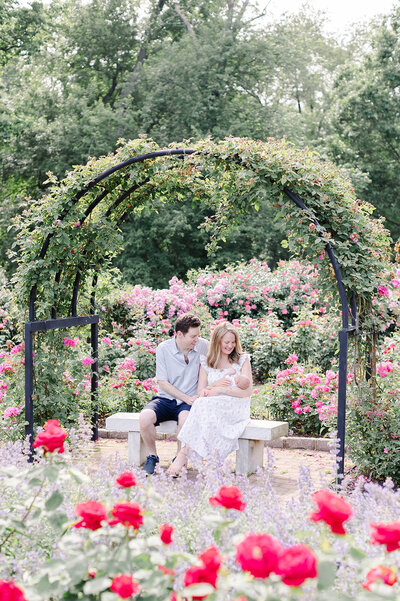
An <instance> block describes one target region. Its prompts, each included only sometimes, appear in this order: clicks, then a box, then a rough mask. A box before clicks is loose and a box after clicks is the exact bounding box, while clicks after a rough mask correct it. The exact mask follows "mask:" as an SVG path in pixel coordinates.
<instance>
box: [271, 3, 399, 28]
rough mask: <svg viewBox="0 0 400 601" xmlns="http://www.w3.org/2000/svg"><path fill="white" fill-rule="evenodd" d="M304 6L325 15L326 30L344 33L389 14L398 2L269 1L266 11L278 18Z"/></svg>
mask: <svg viewBox="0 0 400 601" xmlns="http://www.w3.org/2000/svg"><path fill="white" fill-rule="evenodd" d="M267 3H268V0H264V2H263V3H260V5H261V6H265V5H266V4H267ZM304 4H307V5H309V6H311V7H313V8H315V9H317V10H322V11H324V12H325V13H326V14H327V17H328V21H329V22H328V24H327V29H329V30H330V31H332V32H337V33H344V30H346V29H347V27H348V26H350V25H352V24H353V23H357V22H360V21H368V20H370V19H372V18H374V17H375V16H377V15H380V14H387V13H389V12H390V11H391V9H392V8H393V7H394V6H396V5H399V4H400V0H308V2H307V3H305V2H304V1H303V0H270V1H269V3H268V8H267V10H268V13H269V14H271V16H272V17H279V16H280V15H282V14H283V13H285V12H289V13H294V12H297V11H298V10H299V8H300V7H301V6H303V5H304Z"/></svg>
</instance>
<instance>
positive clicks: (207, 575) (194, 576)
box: [183, 566, 218, 601]
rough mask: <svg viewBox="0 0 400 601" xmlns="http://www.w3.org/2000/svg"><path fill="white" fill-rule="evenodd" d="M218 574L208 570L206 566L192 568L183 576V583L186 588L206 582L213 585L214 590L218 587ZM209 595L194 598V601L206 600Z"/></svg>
mask: <svg viewBox="0 0 400 601" xmlns="http://www.w3.org/2000/svg"><path fill="white" fill-rule="evenodd" d="M217 578H218V572H216V571H214V570H208V569H207V568H206V567H204V566H192V567H191V568H189V569H188V570H186V572H185V573H184V575H183V583H184V585H185V586H190V585H191V584H197V583H198V582H206V583H208V584H211V586H213V587H214V588H216V585H217ZM206 597H207V595H202V596H201V597H192V598H193V601H197V600H199V599H205V598H206Z"/></svg>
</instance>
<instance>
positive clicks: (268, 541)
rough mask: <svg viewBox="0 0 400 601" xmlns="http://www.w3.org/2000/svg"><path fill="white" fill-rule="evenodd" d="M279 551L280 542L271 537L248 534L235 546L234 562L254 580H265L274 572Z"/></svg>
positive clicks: (280, 549) (280, 548)
mask: <svg viewBox="0 0 400 601" xmlns="http://www.w3.org/2000/svg"><path fill="white" fill-rule="evenodd" d="M281 551H282V547H281V544H280V542H279V541H278V540H277V539H276V538H274V537H273V536H271V535H269V534H248V535H247V536H246V537H245V538H244V539H243V540H242V542H241V543H239V544H238V545H236V561H237V562H238V564H239V565H240V567H241V568H242V570H245V571H246V572H250V574H252V575H253V576H255V577H256V578H267V577H268V576H269V575H270V574H271V572H275V570H276V568H277V565H278V559H279V555H280V553H281Z"/></svg>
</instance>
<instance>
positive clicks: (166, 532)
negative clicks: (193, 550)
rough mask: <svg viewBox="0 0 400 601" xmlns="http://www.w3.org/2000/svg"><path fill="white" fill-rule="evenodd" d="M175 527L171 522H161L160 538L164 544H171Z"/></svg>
mask: <svg viewBox="0 0 400 601" xmlns="http://www.w3.org/2000/svg"><path fill="white" fill-rule="evenodd" d="M173 531H174V527H173V526H170V525H169V524H161V526H160V527H159V533H160V538H161V540H162V542H163V543H164V545H170V544H171V543H172V533H173Z"/></svg>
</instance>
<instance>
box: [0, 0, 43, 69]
mask: <svg viewBox="0 0 400 601" xmlns="http://www.w3.org/2000/svg"><path fill="white" fill-rule="evenodd" d="M43 13H44V11H43V4H42V3H41V2H35V1H34V2H31V3H26V4H25V5H24V6H21V5H20V4H19V3H18V2H17V1H16V0H1V2H0V65H2V66H4V65H5V64H6V63H7V62H9V61H11V60H12V59H13V58H14V57H16V56H18V55H20V54H25V55H29V54H31V53H33V52H34V51H36V50H38V48H39V47H40V41H41V39H40V38H41V36H40V33H41V30H42V28H43V25H44V14H43ZM0 73H1V71H0Z"/></svg>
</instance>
